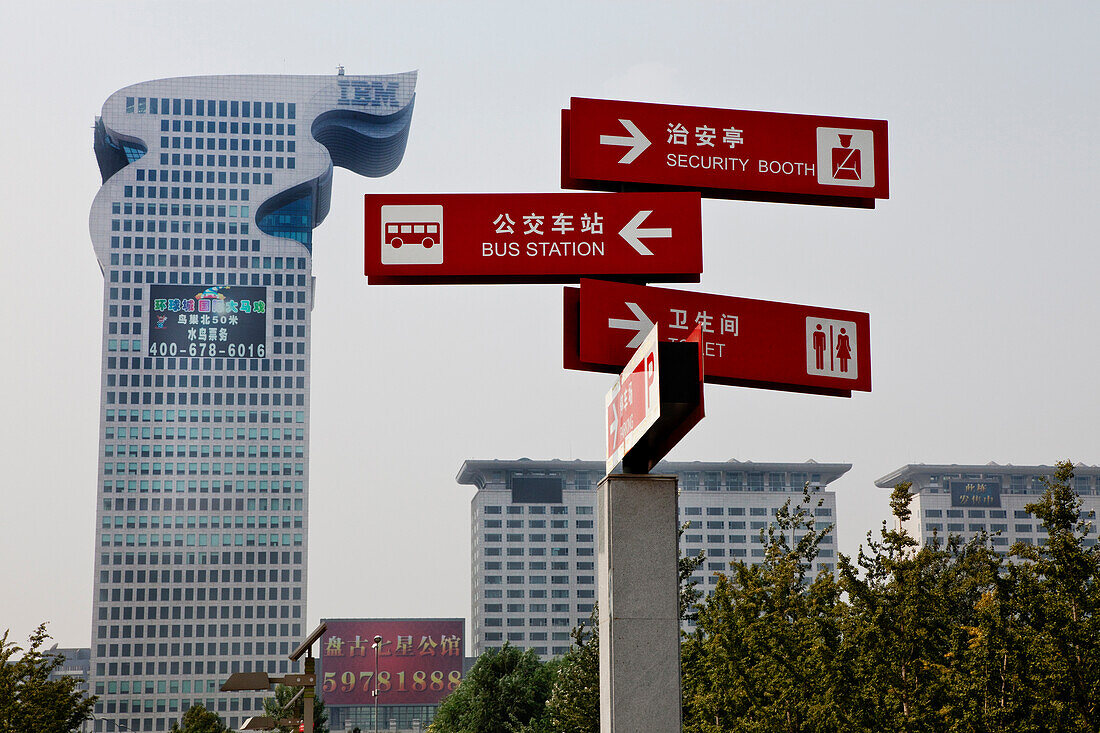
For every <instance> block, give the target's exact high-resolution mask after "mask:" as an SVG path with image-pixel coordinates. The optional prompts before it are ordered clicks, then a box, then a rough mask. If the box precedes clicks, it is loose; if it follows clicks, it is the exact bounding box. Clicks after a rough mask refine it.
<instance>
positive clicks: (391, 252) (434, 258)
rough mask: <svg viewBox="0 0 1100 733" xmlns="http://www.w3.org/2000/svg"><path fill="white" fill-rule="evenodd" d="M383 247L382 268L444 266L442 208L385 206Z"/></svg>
mask: <svg viewBox="0 0 1100 733" xmlns="http://www.w3.org/2000/svg"><path fill="white" fill-rule="evenodd" d="M381 247H382V264H383V265H439V264H442V263H443V206H442V205H440V204H400V205H399V204H393V205H389V206H383V207H382V241H381Z"/></svg>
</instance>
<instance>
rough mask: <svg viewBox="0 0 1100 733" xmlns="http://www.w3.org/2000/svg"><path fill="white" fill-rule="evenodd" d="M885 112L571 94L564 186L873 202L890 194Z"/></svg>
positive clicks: (564, 127)
mask: <svg viewBox="0 0 1100 733" xmlns="http://www.w3.org/2000/svg"><path fill="white" fill-rule="evenodd" d="M886 142H887V141H886V121H885V120H866V119H855V118H848V117H818V116H812V115H795V114H781V113H777V112H748V111H744V110H731V109H711V108H704V107H680V106H673V105H667V104H646V103H640V102H616V101H610V100H603V99H581V98H577V97H574V98H573V99H572V100H571V102H570V107H569V109H568V110H563V113H562V187H563V188H578V189H586V190H621V188H619V186H618V184H622V183H635V184H643V185H646V186H654V187H661V188H665V189H669V188H676V187H679V188H686V189H692V190H698V191H702V193H703V195H705V196H708V197H715V198H736V199H750V200H764V201H780V202H792V203H815V204H830V205H840V206H856V207H863V208H873V207H874V205H875V199H885V198H889V196H890V181H889V175H888V168H887V148H886Z"/></svg>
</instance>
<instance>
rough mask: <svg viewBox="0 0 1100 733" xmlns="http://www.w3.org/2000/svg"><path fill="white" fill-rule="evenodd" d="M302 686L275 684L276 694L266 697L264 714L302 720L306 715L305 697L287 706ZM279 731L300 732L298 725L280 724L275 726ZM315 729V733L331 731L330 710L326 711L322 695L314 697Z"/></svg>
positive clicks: (278, 717) (286, 732) (276, 718)
mask: <svg viewBox="0 0 1100 733" xmlns="http://www.w3.org/2000/svg"><path fill="white" fill-rule="evenodd" d="M300 689H302V688H300V687H288V686H287V685H275V695H274V696H273V697H265V698H264V715H268V716H270V717H272V718H274V719H275V720H302V718H303V717H304V716H305V705H306V703H305V699H304V698H302V697H299V698H298V699H297V700H295V701H294V704H293V705H291V706H290V707H287V703H289V702H290V701H291V700H293V699H294V696H295V695H297V694H298V691H299V690H300ZM275 730H277V731H279V733H298V725H297V724H294V725H293V726H285V725H280V726H277V727H276V728H275ZM313 731H314V733H329V730H328V712H326V711H325V703H324V701H323V700H322V699H321V698H320V697H315V698H314V699H313Z"/></svg>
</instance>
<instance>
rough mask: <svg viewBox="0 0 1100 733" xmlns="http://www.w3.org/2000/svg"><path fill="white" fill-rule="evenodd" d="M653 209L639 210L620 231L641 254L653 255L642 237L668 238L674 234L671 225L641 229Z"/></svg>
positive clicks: (621, 235) (627, 241) (620, 234)
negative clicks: (643, 242)
mask: <svg viewBox="0 0 1100 733" xmlns="http://www.w3.org/2000/svg"><path fill="white" fill-rule="evenodd" d="M652 213H653V212H652V211H639V212H638V213H637V214H635V215H634V218H633V219H631V220H630V221H628V222H627V223H626V226H625V227H623V228H622V230H620V231H619V236H620V237H622V238H623V239H625V240H626V243H627V244H629V245H630V246H631V247H633V248H634V251H635V252H637V253H638V254H640V255H651V254H653V253H652V252H650V251H649V247H646V246H645V245H644V244H642V237H645V238H647V239H652V238H657V239H668V238H670V237H671V236H672V229H671V228H669V227H660V228H656V229H639V228H638V227H640V226H641V225H642V222H644V221H645V220H646V219H647V218H648V217H649V215H650V214H652Z"/></svg>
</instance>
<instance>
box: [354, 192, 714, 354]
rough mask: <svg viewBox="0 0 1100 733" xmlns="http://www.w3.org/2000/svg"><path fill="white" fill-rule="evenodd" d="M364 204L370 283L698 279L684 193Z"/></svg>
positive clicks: (689, 202) (693, 210) (695, 234)
mask: <svg viewBox="0 0 1100 733" xmlns="http://www.w3.org/2000/svg"><path fill="white" fill-rule="evenodd" d="M365 202H366V203H365V225H364V226H365V228H364V231H365V254H366V275H367V281H368V282H370V283H373V284H401V283H562V282H577V281H578V280H579V279H580V278H581V277H584V276H596V275H615V276H636V277H637V279H639V280H644V281H667V282H698V281H699V273H701V272H702V270H703V247H702V233H701V225H700V201H699V194H698V193H694V192H684V193H629V194H604V193H585V194H577V193H522V194H521V193H512V194H405V195H383V194H378V195H371V194H368V195H367V196H366V197H365ZM624 363H625V362H624Z"/></svg>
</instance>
